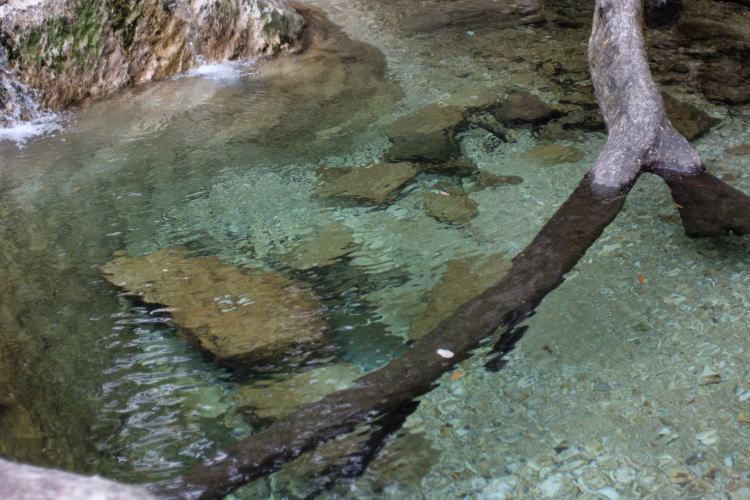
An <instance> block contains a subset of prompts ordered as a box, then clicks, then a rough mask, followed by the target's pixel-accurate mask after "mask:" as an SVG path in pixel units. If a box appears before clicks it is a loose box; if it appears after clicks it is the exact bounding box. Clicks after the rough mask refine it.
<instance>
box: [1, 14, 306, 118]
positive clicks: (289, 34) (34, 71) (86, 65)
mask: <svg viewBox="0 0 750 500" xmlns="http://www.w3.org/2000/svg"><path fill="white" fill-rule="evenodd" d="M303 25H304V22H303V19H302V17H301V16H300V15H299V13H297V12H296V11H295V10H294V9H293V8H292V7H290V6H289V5H288V4H287V3H286V1H285V0H262V1H260V0H225V1H221V2H206V1H205V0H176V1H172V2H164V1H162V0H135V1H130V2H123V1H117V0H103V1H100V2H80V1H77V0H62V1H60V0H39V1H35V2H10V3H8V4H6V5H3V6H0V38H1V39H2V40H3V44H4V45H5V47H6V48H7V56H8V63H9V69H12V70H13V71H14V72H15V73H16V74H17V75H18V77H19V78H20V80H21V81H22V82H23V83H24V84H27V85H29V86H31V87H33V88H34V89H36V90H37V91H38V93H39V99H40V102H41V104H42V105H43V106H45V107H51V108H60V107H63V106H66V105H68V104H71V103H73V102H76V101H80V100H81V99H83V98H85V97H89V96H98V95H103V94H106V93H108V92H111V91H113V90H115V89H117V88H120V87H123V86H125V85H132V84H137V83H141V82H145V81H149V80H153V79H157V78H163V77H166V76H169V75H173V74H176V73H179V72H182V71H186V70H188V69H190V68H192V67H194V66H197V64H198V61H199V60H200V61H222V60H226V59H239V58H247V57H252V56H257V55H263V54H270V53H273V52H275V51H277V50H278V49H280V48H282V47H287V46H289V45H290V44H291V43H292V42H293V41H294V40H296V39H297V38H298V36H299V35H300V33H301V31H302V28H303Z"/></svg>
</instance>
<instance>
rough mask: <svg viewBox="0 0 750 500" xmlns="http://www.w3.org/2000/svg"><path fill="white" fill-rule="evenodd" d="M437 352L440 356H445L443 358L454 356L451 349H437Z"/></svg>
mask: <svg viewBox="0 0 750 500" xmlns="http://www.w3.org/2000/svg"><path fill="white" fill-rule="evenodd" d="M437 354H438V356H440V357H441V358H445V359H451V358H452V357H453V356H454V354H453V351H451V350H448V349H438V350H437Z"/></svg>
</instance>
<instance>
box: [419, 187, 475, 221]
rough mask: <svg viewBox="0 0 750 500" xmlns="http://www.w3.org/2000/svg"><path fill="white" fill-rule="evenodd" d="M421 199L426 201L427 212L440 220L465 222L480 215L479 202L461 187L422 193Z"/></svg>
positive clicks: (423, 201)
mask: <svg viewBox="0 0 750 500" xmlns="http://www.w3.org/2000/svg"><path fill="white" fill-rule="evenodd" d="M419 199H420V200H421V201H422V203H424V206H425V210H427V213H428V214H429V215H430V216H431V217H434V218H435V219H437V220H439V221H440V222H451V223H454V224H464V223H466V222H469V221H470V220H471V219H473V218H474V217H476V216H477V215H479V209H478V208H477V204H476V203H475V202H474V200H472V199H470V198H469V197H468V196H467V194H466V193H465V192H464V191H463V190H460V189H451V190H448V191H444V192H440V193H422V194H420V195H419Z"/></svg>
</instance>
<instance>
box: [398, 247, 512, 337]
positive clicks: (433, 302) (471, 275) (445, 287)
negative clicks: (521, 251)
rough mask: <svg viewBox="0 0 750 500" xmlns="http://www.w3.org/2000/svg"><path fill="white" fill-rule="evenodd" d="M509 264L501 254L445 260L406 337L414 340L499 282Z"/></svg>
mask: <svg viewBox="0 0 750 500" xmlns="http://www.w3.org/2000/svg"><path fill="white" fill-rule="evenodd" d="M510 264H511V261H510V260H509V259H506V258H505V256H504V255H503V254H497V255H481V256H475V257H468V258H465V259H456V260H451V261H448V268H447V269H446V271H445V274H444V275H443V278H442V279H441V280H440V283H438V285H437V286H436V287H435V288H434V289H433V290H432V292H431V294H430V297H429V299H428V300H429V302H430V305H429V306H427V309H425V311H424V312H423V313H422V315H421V316H420V317H419V318H418V319H417V320H416V321H415V322H414V324H413V325H412V327H411V332H410V333H409V336H410V337H411V338H412V339H414V340H418V339H421V338H422V337H424V336H425V335H427V334H428V333H430V332H431V331H432V330H434V329H435V327H436V326H438V324H440V322H441V321H443V320H444V319H445V318H447V317H449V316H450V315H451V314H453V312H454V311H455V310H456V309H458V307H459V306H461V305H463V304H465V303H466V302H468V301H470V300H471V299H473V298H474V297H476V296H477V295H479V294H480V293H482V292H484V291H485V290H487V289H488V288H489V287H491V286H492V285H494V284H495V283H497V282H498V281H500V279H502V277H503V275H504V274H505V272H506V271H507V270H508V269H510Z"/></svg>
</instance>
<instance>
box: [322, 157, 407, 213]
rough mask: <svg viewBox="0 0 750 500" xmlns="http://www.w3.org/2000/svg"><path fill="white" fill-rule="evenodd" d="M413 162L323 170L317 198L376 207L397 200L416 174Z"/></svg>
mask: <svg viewBox="0 0 750 500" xmlns="http://www.w3.org/2000/svg"><path fill="white" fill-rule="evenodd" d="M417 172H418V169H417V167H415V166H414V165H413V164H411V163H407V162H401V163H378V164H375V165H369V166H365V167H356V168H323V169H321V170H320V175H319V177H318V184H317V190H318V195H320V196H322V197H324V198H328V197H342V198H353V199H356V200H360V201H363V202H365V203H367V204H373V205H377V204H380V203H385V202H387V201H390V200H392V199H393V198H395V197H396V195H397V194H398V192H399V191H400V190H401V188H402V187H404V185H406V183H408V182H409V181H410V180H412V179H413V178H414V176H416V175H417Z"/></svg>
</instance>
